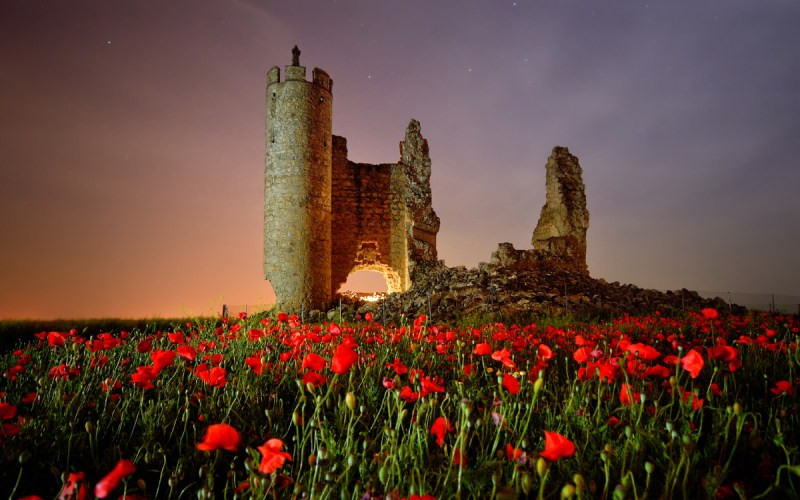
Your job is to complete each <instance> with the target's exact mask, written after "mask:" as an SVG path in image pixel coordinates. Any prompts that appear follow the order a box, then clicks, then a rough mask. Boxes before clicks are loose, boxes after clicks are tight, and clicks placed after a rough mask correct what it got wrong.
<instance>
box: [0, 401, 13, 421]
mask: <svg viewBox="0 0 800 500" xmlns="http://www.w3.org/2000/svg"><path fill="white" fill-rule="evenodd" d="M16 414H17V407H16V406H14V405H10V404H8V403H0V420H8V419H10V418H14V415H16Z"/></svg>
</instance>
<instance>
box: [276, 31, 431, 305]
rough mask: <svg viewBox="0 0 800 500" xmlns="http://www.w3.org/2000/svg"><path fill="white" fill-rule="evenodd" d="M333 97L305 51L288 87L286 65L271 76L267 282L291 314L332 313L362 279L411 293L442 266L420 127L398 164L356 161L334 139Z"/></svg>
mask: <svg viewBox="0 0 800 500" xmlns="http://www.w3.org/2000/svg"><path fill="white" fill-rule="evenodd" d="M332 88H333V80H331V78H330V76H329V75H328V73H326V72H325V71H323V70H321V69H319V68H314V70H313V72H312V79H311V81H307V80H306V68H305V67H304V66H300V50H299V49H298V48H297V47H296V46H295V47H294V49H293V50H292V64H291V65H288V66H286V67H285V80H284V81H283V82H282V81H281V74H280V69H279V68H278V67H277V66H274V67H272V68H271V69H270V70H269V71H268V72H267V92H266V115H267V128H266V161H265V169H264V277H265V279H268V280H269V281H270V282H271V283H272V286H273V289H274V290H275V294H276V296H277V301H278V305H279V307H281V308H283V309H286V310H299V309H301V308H306V309H311V308H319V307H324V306H325V305H326V304H329V303H330V302H331V300H332V299H333V297H334V296H335V295H336V292H337V291H338V290H339V288H340V287H341V285H342V284H343V283H344V282H345V281H346V280H347V277H348V275H350V273H352V272H355V271H360V270H370V271H377V272H380V273H382V274H383V275H384V277H385V278H386V283H387V286H388V289H389V292H390V293H391V292H401V291H405V290H407V289H408V288H409V287H410V286H411V283H412V280H413V276H414V270H415V266H416V264H418V263H421V262H424V261H432V262H435V261H436V258H437V257H436V234H437V233H438V231H439V218H438V217H437V216H436V213H435V212H434V211H433V208H432V206H431V190H430V165H431V161H430V157H429V155H428V143H427V141H426V140H425V139H424V138H423V137H422V135H421V133H420V125H419V122H417V121H416V120H411V122H410V123H409V125H408V129H407V130H406V134H405V140H404V141H402V142H401V143H400V151H401V158H400V160H399V161H398V162H397V163H385V164H380V165H370V164H365V163H355V162H352V161H350V160H349V159H348V157H347V140H346V139H345V138H344V137H339V136H334V135H332V133H331V130H332V109H333V108H332V101H333V99H332V94H331V90H332ZM334 236H335V240H336V243H335V245H334V244H333V243H332V242H333V237H334Z"/></svg>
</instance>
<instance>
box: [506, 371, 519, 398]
mask: <svg viewBox="0 0 800 500" xmlns="http://www.w3.org/2000/svg"><path fill="white" fill-rule="evenodd" d="M503 387H505V389H506V390H507V391H508V392H510V393H511V394H517V393H518V392H519V380H517V379H516V378H514V377H513V376H511V375H509V374H508V373H504V374H503Z"/></svg>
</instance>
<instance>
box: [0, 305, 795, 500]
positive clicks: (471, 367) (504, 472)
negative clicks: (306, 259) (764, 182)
mask: <svg viewBox="0 0 800 500" xmlns="http://www.w3.org/2000/svg"><path fill="white" fill-rule="evenodd" d="M273 318H277V319H273ZM106 325H107V324H106ZM465 325H467V326H464V327H458V328H449V327H447V326H444V325H427V324H426V323H425V321H424V318H418V319H417V320H416V321H414V320H412V321H409V323H408V324H405V325H403V326H398V327H396V326H392V325H390V326H387V327H386V328H385V329H384V327H383V325H382V324H378V323H372V322H362V323H354V324H343V325H337V324H335V323H321V324H300V322H299V321H297V319H296V318H288V317H283V316H279V315H278V314H277V312H276V311H272V312H271V313H269V314H263V315H260V316H258V317H253V318H246V319H242V320H231V321H230V322H226V323H219V322H218V321H217V320H210V319H204V320H195V321H193V322H191V325H190V326H188V327H187V325H186V321H181V322H177V321H176V322H174V323H172V325H171V327H170V328H169V330H166V329H162V328H157V327H156V326H154V325H150V326H146V327H144V328H142V329H138V328H136V329H133V328H131V329H130V330H128V328H127V327H126V328H123V327H119V328H118V329H113V330H114V331H122V330H125V331H131V333H130V334H121V333H115V334H114V335H108V336H99V335H96V334H92V333H90V332H96V331H103V330H106V328H105V327H100V328H98V329H97V330H92V329H91V328H90V327H86V329H83V328H82V329H81V330H80V331H81V332H83V334H81V333H79V334H78V335H69V334H67V335H64V336H63V342H62V337H59V336H52V337H47V336H44V337H43V338H36V337H34V339H33V340H32V341H30V342H28V343H26V344H25V345H24V346H23V347H22V348H21V349H20V350H19V351H17V352H9V353H7V354H5V355H3V356H2V357H0V373H2V375H3V378H2V379H0V394H2V396H0V402H5V403H6V404H7V405H13V406H15V407H16V415H15V416H13V417H9V418H7V419H5V420H3V421H2V423H3V424H5V425H10V424H14V425H18V426H19V432H18V433H15V434H14V433H13V432H6V434H9V435H8V436H5V437H3V435H2V434H0V442H2V444H0V494H4V495H9V494H12V492H13V495H19V496H24V495H29V494H39V495H42V496H45V497H48V496H49V497H53V496H55V495H56V494H58V493H59V491H61V490H62V488H63V487H64V485H65V482H66V481H67V479H68V474H69V473H72V472H78V471H81V472H85V474H86V480H87V481H88V482H89V483H90V485H92V484H94V483H95V482H97V481H98V480H99V479H100V478H102V477H103V476H104V475H105V474H106V473H107V472H108V471H110V470H111V469H112V467H113V466H114V464H115V463H116V462H117V460H119V459H121V458H126V459H130V460H131V461H133V462H134V463H135V464H136V466H137V471H136V472H135V473H134V474H133V475H131V476H130V477H129V478H127V479H126V480H125V481H124V482H123V484H122V485H121V486H119V488H118V489H117V490H115V492H114V493H113V494H114V495H119V494H121V492H122V491H123V489H125V491H126V492H127V493H128V494H130V493H138V494H143V495H147V496H148V497H150V498H168V497H194V496H198V497H203V496H214V495H215V496H217V497H220V498H222V497H236V496H248V495H252V496H254V497H257V498H263V497H275V498H283V497H290V496H292V495H297V496H301V495H307V496H309V497H313V498H330V497H336V498H362V497H363V496H364V495H365V494H369V495H372V496H374V497H381V498H383V497H385V496H386V495H391V496H392V497H393V498H400V497H407V496H410V495H411V494H419V495H422V494H425V493H428V494H432V495H435V496H437V497H439V498H450V497H453V496H460V497H463V498H473V497H497V498H509V497H510V498H516V497H534V496H538V495H541V496H546V497H555V496H557V495H558V494H559V493H561V494H564V495H567V496H569V495H571V494H574V495H575V496H578V497H581V498H603V497H611V496H613V497H614V498H617V497H629V498H644V497H667V498H671V497H684V498H689V497H694V498H700V497H705V496H714V495H715V494H721V495H723V494H727V493H730V495H735V494H736V492H737V491H739V490H741V491H742V492H743V493H744V494H746V495H747V496H756V495H759V494H762V495H765V496H778V497H780V496H787V497H796V496H797V495H798V494H799V493H800V489H799V487H800V479H798V477H797V470H798V469H797V466H798V464H800V452H798V445H799V444H800V441H799V440H798V435H797V433H798V430H800V421H798V420H800V418H799V417H798V414H797V408H798V395H797V391H794V390H789V391H786V392H781V391H777V392H776V382H778V381H787V382H788V383H789V387H791V388H792V389H793V388H794V387H796V385H797V384H796V379H797V372H796V370H797V366H798V363H800V348H799V347H798V344H797V340H798V337H797V335H798V332H797V328H798V322H797V318H789V317H776V316H766V315H762V316H756V317H753V318H738V317H734V316H729V317H723V318H719V319H717V320H714V321H713V322H711V321H709V320H706V319H704V318H703V317H702V316H700V315H689V316H687V317H685V318H663V317H656V316H653V317H643V318H639V317H637V318H620V319H618V320H616V321H614V322H605V323H598V322H593V323H577V322H573V321H570V320H565V319H562V318H549V319H542V318H540V319H539V321H537V323H536V325H531V324H529V325H527V326H525V325H520V326H512V325H504V324H500V323H496V322H495V323H489V324H480V325H478V324H470V322H469V321H467V322H466V323H465ZM69 326H70V327H71V325H69ZM108 329H109V330H112V329H111V328H108ZM159 329H162V331H163V333H162V334H157V333H156V332H157V331H158V330H159ZM36 330H39V328H34V332H35V331H36ZM62 330H64V329H62ZM42 331H58V330H54V329H51V328H44V329H42ZM179 331H180V332H181V333H182V334H183V335H175V336H170V335H167V333H172V334H175V333H178V332H179ZM81 337H82V338H81ZM347 339H351V340H347ZM715 339H716V340H715ZM715 341H716V342H717V344H720V343H721V342H724V343H726V344H728V345H733V346H735V347H736V351H737V355H736V356H737V359H738V360H739V361H741V366H735V365H734V367H733V368H731V365H730V364H729V362H728V361H724V360H721V359H711V356H710V355H709V354H708V351H707V350H704V347H703V346H705V347H710V346H712V345H714V344H713V342H715ZM343 342H344V343H348V342H353V343H354V345H355V347H354V348H355V349H356V351H357V352H358V355H359V361H358V363H357V364H355V365H353V366H352V367H349V368H348V369H347V370H344V371H342V373H334V371H333V370H332V368H333V366H332V361H333V358H334V352H335V351H336V349H337V347H338V346H339V345H340V344H342V343H343ZM51 343H52V344H54V345H53V346H51V345H50V344H51ZM481 343H487V344H489V345H490V346H491V350H492V351H493V352H494V354H495V355H494V356H493V355H489V354H487V355H480V354H476V345H477V344H481ZM634 343H642V344H646V345H648V346H651V347H652V348H653V349H655V350H657V351H658V353H659V354H660V356H659V357H658V359H655V360H649V361H648V360H646V359H640V355H637V354H636V352H635V351H631V350H630V349H629V348H628V346H630V345H631V344H634ZM540 345H546V346H547V347H549V348H550V350H551V351H552V356H550V355H549V354H548V352H547V350H544V349H543V348H540V347H539V346H540ZM181 346H183V347H181ZM185 346H189V347H191V351H192V352H194V353H195V355H196V358H194V359H190V358H191V355H189V354H188V348H187V347H185ZM584 347H588V348H590V349H591V350H592V352H591V353H590V356H589V359H588V360H586V361H578V360H576V358H577V354H576V351H578V350H579V349H582V348H584ZM179 349H182V351H181V352H182V353H183V354H184V355H185V356H186V357H185V358H184V357H180V356H178V357H176V358H175V359H174V361H172V362H171V363H169V364H168V365H167V366H165V367H163V368H162V369H161V370H160V371H159V372H158V374H157V376H155V377H154V378H153V380H152V384H153V388H149V389H148V388H143V387H142V385H144V384H137V383H134V380H133V379H132V377H131V375H132V374H134V373H136V372H137V368H138V367H149V366H153V364H154V361H153V360H154V354H153V353H154V352H155V351H159V350H160V351H176V350H179ZM502 349H507V351H508V352H509V356H508V357H507V358H503V356H502V355H501V354H498V353H500V352H501V350H502ZM690 349H695V350H697V351H699V352H700V353H701V354H702V356H703V358H704V360H705V365H704V366H703V367H702V369H701V371H700V375H699V376H698V377H697V378H691V376H690V374H689V372H687V371H686V370H684V369H683V368H682V366H681V365H680V364H677V365H674V364H669V363H668V362H666V361H665V360H664V358H665V357H666V356H670V355H674V356H683V355H684V354H685V353H686V352H687V351H688V350H690ZM308 353H316V354H318V355H319V356H321V357H322V358H324V360H325V362H326V365H325V367H324V368H323V369H321V370H319V372H318V373H319V375H320V376H323V377H325V379H326V380H325V381H324V382H321V383H317V382H319V381H317V382H314V381H312V380H310V379H307V380H306V381H305V382H304V381H303V378H304V376H307V374H309V373H317V371H316V370H314V369H312V368H305V369H304V368H303V366H302V365H303V360H304V358H305V356H306V355H307V354H308ZM503 359H506V361H503ZM396 360H399V362H400V363H401V364H403V365H405V366H406V367H408V368H409V369H410V371H409V372H407V373H406V372H403V371H402V370H400V371H396V370H395V368H393V366H399V365H398V363H397V362H396ZM612 360H613V362H612ZM601 362H608V363H609V366H605V368H601V367H600V366H599V363H601ZM202 363H205V365H206V367H211V366H212V365H215V364H216V365H218V366H219V367H220V368H224V371H225V383H224V384H223V383H217V384H216V386H214V385H210V384H209V383H207V382H206V381H204V380H203V379H202V378H201V377H200V376H199V375H198V373H199V370H198V367H199V366H200V365H201V364H202ZM592 363H594V365H593V364H592ZM656 365H660V366H664V367H667V368H668V370H669V373H668V374H667V376H665V377H661V376H652V375H647V376H645V375H644V369H645V368H647V367H653V366H656ZM18 366H21V367H22V368H23V369H22V371H20V370H18V369H16V368H15V367H18ZM613 366H618V367H617V368H616V371H614V374H613V376H612V380H610V381H608V380H604V379H601V378H600V376H598V374H597V372H596V371H595V370H598V371H600V372H601V373H602V370H603V369H610V367H613ZM257 367H261V368H260V370H257V369H256V368H257ZM257 371H260V372H261V373H257ZM414 371H417V372H416V373H414ZM540 374H541V377H540ZM503 375H509V376H513V377H514V378H515V379H516V380H517V381H519V383H520V389H519V392H518V393H516V394H512V393H511V392H509V390H507V389H506V388H504V387H503V385H502V381H503ZM623 384H627V386H628V387H630V392H629V393H628V394H629V396H630V401H629V403H628V404H625V403H624V402H623V401H622V399H621V394H622V393H623V392H624V388H623ZM387 386H388V387H387ZM438 387H441V389H442V390H441V392H438V391H439V389H438ZM403 388H408V392H410V393H416V394H417V395H420V397H419V399H417V400H416V401H413V400H412V399H413V398H405V400H404V399H403V398H402V397H401V395H402V394H403V392H401V389H403ZM426 388H427V390H430V392H428V393H427V394H425V395H422V393H423V392H425V391H426ZM31 393H35V394H34V395H33V396H31ZM639 394H641V395H642V396H639ZM701 400H702V402H701ZM439 417H443V418H444V419H446V421H447V424H448V425H449V427H450V429H451V430H448V431H446V432H445V433H444V436H443V440H442V445H441V446H440V445H439V444H437V442H436V438H435V437H434V436H433V435H432V434H431V427H432V426H433V424H434V422H436V420H437V419H438V418H439ZM217 423H226V424H229V425H231V426H233V427H234V428H236V429H237V430H238V431H239V433H240V434H241V439H242V443H243V446H242V447H241V448H240V449H239V451H237V452H231V451H225V450H218V451H210V452H205V451H199V450H198V449H197V444H198V443H199V442H200V441H202V440H203V437H204V434H205V433H206V432H207V430H208V428H209V426H210V425H211V424H217ZM4 429H6V430H9V431H10V430H13V429H11V427H4ZM544 431H552V432H557V433H559V434H561V435H563V436H566V437H567V438H568V439H569V440H571V441H572V442H574V444H575V448H576V451H575V453H574V454H573V455H571V456H566V457H564V458H560V459H558V460H556V461H552V462H548V461H546V460H544V458H541V457H540V456H539V453H540V452H541V451H542V450H543V449H544V448H545V445H544ZM4 432H5V431H4ZM10 434H14V435H10ZM272 438H277V439H280V440H281V441H282V442H283V443H284V444H285V447H284V448H283V449H284V450H286V451H288V452H289V453H290V454H291V456H292V460H291V461H287V462H286V463H285V464H283V466H282V467H280V468H278V469H277V470H276V471H275V472H274V473H271V474H266V473H263V472H260V471H259V463H260V460H261V458H262V456H261V453H260V452H259V451H258V449H257V447H258V446H261V445H262V444H263V443H264V442H265V441H267V440H268V439H272ZM514 449H518V450H520V453H519V455H518V456H517V457H516V459H515V458H514V457H513V454H512V455H511V457H509V451H508V450H512V451H513V450H514ZM458 457H461V458H462V460H461V463H462V464H463V467H462V466H459V464H457V463H455V462H457V461H458ZM237 488H243V489H240V490H239V492H238V493H237V492H236V490H237ZM244 488H246V489H244Z"/></svg>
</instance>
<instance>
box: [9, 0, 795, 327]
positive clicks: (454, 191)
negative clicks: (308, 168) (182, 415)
mask: <svg viewBox="0 0 800 500" xmlns="http://www.w3.org/2000/svg"><path fill="white" fill-rule="evenodd" d="M798 25H800V3H799V2H797V1H795V0H764V1H758V2H756V1H738V0H716V1H711V0H692V1H689V0H686V1H678V0H676V1H662V2H655V1H650V2H643V1H613V2H611V1H608V2H587V1H585V0H566V1H565V0H558V1H555V0H553V1H531V0H528V1H525V0H518V1H516V2H513V1H477V0H476V1H465V0H452V1H450V0H436V1H431V0H404V1H402V2H401V1H394V2H392V1H388V0H383V1H376V0H369V1H366V0H362V1H345V0H339V1H310V0H308V1H306V0H292V1H280V2H278V1H263V0H262V1H256V0H251V1H237V2H233V1H227V2H222V1H211V0H193V1H169V2H156V1H132V0H131V1H114V0H104V1H93V2H89V1H77V0H71V1H69V2H66V1H64V2H54V1H44V0H24V1H23V0H9V1H6V2H3V3H2V5H0V68H2V71H0V95H1V96H2V100H0V155H1V156H0V159H1V160H2V163H0V165H1V166H2V182H0V228H1V229H2V234H3V237H2V244H1V245H0V262H2V267H0V318H11V317H42V318H44V317H88V316H137V317H139V316H154V315H161V316H164V315H168V316H172V315H182V314H187V313H193V314H203V313H212V312H216V311H217V310H218V309H217V307H218V304H220V303H221V302H227V303H229V304H254V303H263V302H265V301H271V300H272V298H273V295H272V290H271V288H270V287H269V285H268V283H266V282H264V281H263V280H262V277H261V276H262V274H261V252H262V246H261V238H262V229H261V220H262V210H263V207H262V193H263V164H264V144H263V139H264V92H265V89H264V86H265V75H266V71H267V70H268V69H269V68H270V67H271V66H273V65H280V66H283V65H286V64H289V63H290V62H291V53H290V50H291V47H292V46H293V45H294V44H297V45H299V46H300V49H301V50H302V56H301V63H302V64H303V65H305V66H307V67H308V68H309V70H310V69H311V68H313V67H314V66H319V67H320V68H322V69H324V70H326V71H327V72H328V73H329V74H330V75H331V77H332V78H333V80H334V89H333V90H334V92H333V96H334V101H333V109H334V122H333V129H334V133H335V134H337V135H343V136H345V137H347V139H348V148H349V151H350V157H351V159H352V160H354V161H359V162H373V163H380V162H394V161H397V159H398V142H399V141H400V140H401V139H402V137H403V132H404V130H405V127H406V125H407V124H408V121H409V120H410V119H411V118H416V119H418V120H420V122H421V123H422V133H423V135H424V136H425V137H426V138H427V139H428V141H429V144H430V150H431V157H432V160H433V175H432V180H431V182H432V188H433V204H434V208H435V210H436V212H437V213H438V214H439V216H440V217H441V220H442V226H441V231H440V232H439V245H438V247H439V255H440V257H441V258H443V259H444V260H445V261H446V263H447V264H448V265H467V266H474V265H476V264H477V263H478V262H480V261H486V260H488V259H489V256H490V254H491V252H492V251H493V250H494V249H495V248H496V246H497V243H499V242H502V241H510V242H512V243H514V244H515V245H516V246H517V247H518V248H528V247H529V246H530V237H531V233H532V232H533V229H534V227H535V225H536V221H537V219H538V216H539V211H540V209H541V206H542V204H543V203H544V178H545V176H544V164H545V161H546V159H547V156H548V155H549V154H550V150H551V149H552V147H553V146H555V145H561V146H567V147H569V148H570V151H571V152H572V153H573V154H575V155H576V156H578V157H579V159H580V162H581V165H582V167H583V169H584V182H585V183H586V186H587V199H588V206H589V210H590V212H591V223H590V228H589V233H588V247H589V248H588V260H589V269H590V271H591V274H592V275H593V276H595V277H602V278H605V279H606V280H609V281H621V282H627V283H634V284H637V285H639V286H643V287H649V288H659V289H675V288H680V287H687V288H691V289H699V290H720V291H726V290H730V291H734V292H765V293H770V292H774V293H782V294H794V295H800V264H798V258H797V255H798V249H799V248H800V197H798V196H797V192H798V187H799V186H800V168H798V167H800V140H799V139H798V137H799V136H800V57H798V52H797V50H798V47H800V30H798V29H797V26H798ZM365 283H366V282H365Z"/></svg>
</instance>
